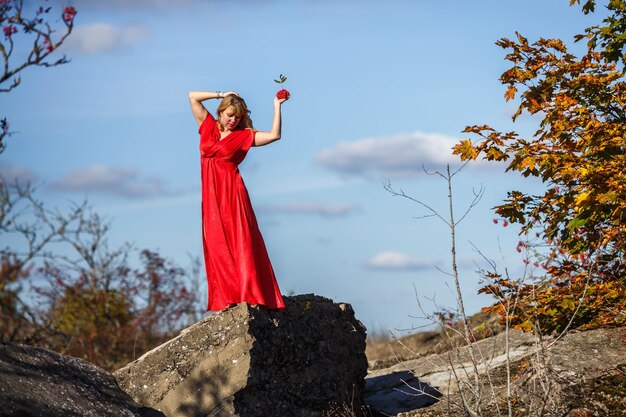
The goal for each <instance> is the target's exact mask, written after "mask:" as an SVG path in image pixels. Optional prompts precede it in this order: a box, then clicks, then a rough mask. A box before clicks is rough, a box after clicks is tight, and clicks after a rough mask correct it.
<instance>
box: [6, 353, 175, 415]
mask: <svg viewBox="0 0 626 417" xmlns="http://www.w3.org/2000/svg"><path fill="white" fill-rule="evenodd" d="M0 416H3V417H31V416H32V417H36V416H41V417H92V416H93V417H103V416H110V417H159V416H160V417H164V416H163V414H161V413H159V412H157V411H156V410H151V409H149V408H146V407H142V406H140V405H139V404H137V403H135V402H134V401H133V399H132V398H131V397H130V396H129V395H128V394H126V393H125V392H124V391H122V390H121V389H120V388H119V387H118V385H117V383H116V382H115V379H114V378H113V376H112V375H111V374H109V373H108V372H107V371H105V370H104V369H101V368H98V367H97V366H95V365H93V364H92V363H90V362H87V361H85V360H82V359H78V358H74V357H71V356H64V355H61V354H59V353H56V352H53V351H50V350H47V349H44V348H37V347H32V346H23V345H17V344H10V343H3V344H0Z"/></svg>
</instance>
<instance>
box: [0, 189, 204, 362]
mask: <svg viewBox="0 0 626 417" xmlns="http://www.w3.org/2000/svg"><path fill="white" fill-rule="evenodd" d="M35 192H36V190H35V189H34V187H33V186H31V185H24V184H20V183H15V184H7V183H6V182H4V181H0V238H1V239H2V242H4V243H5V244H6V243H7V242H8V245H6V246H4V247H1V248H0V340H2V341H10V342H20V343H27V344H33V345H38V346H45V347H48V348H51V349H53V350H57V351H60V352H62V353H66V354H70V355H73V356H78V357H82V358H85V359H88V360H90V361H92V362H94V363H96V364H98V365H100V366H103V367H105V368H107V369H113V368H115V367H117V366H120V365H123V364H126V363H128V362H129V361H131V360H133V359H134V358H136V357H137V356H138V355H140V354H142V353H143V352H145V351H147V350H148V349H150V348H152V347H154V346H156V345H157V344H159V343H161V342H163V341H165V340H167V339H168V338H170V337H171V336H172V335H173V334H174V333H175V332H176V331H177V330H178V329H180V328H182V327H183V326H185V325H188V324H190V323H191V322H194V321H196V320H197V319H198V318H199V317H200V315H201V314H202V312H203V308H201V306H200V305H199V304H200V303H199V302H198V297H197V291H194V290H193V288H194V282H193V280H198V279H199V278H200V277H199V276H198V274H197V273H194V272H191V273H190V271H189V270H187V269H184V268H181V267H179V266H178V265H176V264H175V263H174V262H173V261H171V260H168V259H166V258H164V257H163V256H161V255H160V254H159V253H158V252H156V251H150V250H143V251H141V252H140V253H139V254H138V255H139V256H138V259H137V260H136V261H135V260H134V259H133V257H134V254H136V253H137V252H136V251H135V250H134V248H133V247H132V246H131V245H129V244H123V245H121V246H119V247H111V246H110V245H109V243H108V236H109V228H110V224H109V223H108V222H107V221H106V220H105V219H103V218H102V217H101V216H99V215H98V214H97V213H94V212H93V210H91V209H90V208H89V206H87V204H86V203H83V204H80V205H73V206H72V207H71V208H70V209H69V210H66V211H65V212H62V211H60V210H57V209H52V210H51V209H48V208H46V207H45V205H44V203H43V202H41V201H40V200H38V199H37V198H36V197H35ZM137 265H138V266H137ZM192 270H197V268H192Z"/></svg>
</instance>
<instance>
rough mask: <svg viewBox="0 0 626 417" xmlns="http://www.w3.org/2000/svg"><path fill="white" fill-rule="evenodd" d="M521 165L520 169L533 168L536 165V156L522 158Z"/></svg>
mask: <svg viewBox="0 0 626 417" xmlns="http://www.w3.org/2000/svg"><path fill="white" fill-rule="evenodd" d="M519 167H520V169H533V168H534V167H535V158H533V157H532V156H526V157H524V158H522V160H521V162H520V164H519Z"/></svg>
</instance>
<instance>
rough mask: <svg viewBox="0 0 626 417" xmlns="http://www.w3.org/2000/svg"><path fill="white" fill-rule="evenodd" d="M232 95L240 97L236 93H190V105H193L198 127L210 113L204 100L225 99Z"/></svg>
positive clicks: (192, 110)
mask: <svg viewBox="0 0 626 417" xmlns="http://www.w3.org/2000/svg"><path fill="white" fill-rule="evenodd" d="M231 94H235V95H239V94H237V93H235V92H234V91H228V92H225V93H223V92H221V91H215V92H212V91H190V92H189V104H191V112H192V113H193V115H194V117H195V118H196V122H198V126H200V125H201V124H202V122H203V121H204V119H206V115H207V113H208V111H207V109H205V108H204V106H203V105H202V102H203V101H204V100H209V99H212V98H224V97H226V96H229V95H231Z"/></svg>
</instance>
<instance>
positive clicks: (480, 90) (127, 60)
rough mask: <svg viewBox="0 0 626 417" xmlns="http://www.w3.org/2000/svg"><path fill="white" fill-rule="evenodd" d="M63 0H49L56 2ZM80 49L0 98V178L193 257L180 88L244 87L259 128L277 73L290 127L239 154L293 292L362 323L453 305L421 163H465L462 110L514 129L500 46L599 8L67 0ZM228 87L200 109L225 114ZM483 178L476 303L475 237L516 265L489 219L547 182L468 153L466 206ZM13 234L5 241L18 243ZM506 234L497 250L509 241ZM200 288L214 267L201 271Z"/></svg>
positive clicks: (471, 303)
mask: <svg viewBox="0 0 626 417" xmlns="http://www.w3.org/2000/svg"><path fill="white" fill-rule="evenodd" d="M53 3H54V2H53ZM73 5H74V6H76V8H77V9H78V15H77V17H76V25H77V26H76V28H75V33H73V34H72V35H71V37H70V38H69V39H68V41H67V43H66V45H65V46H64V48H63V50H64V51H65V53H66V54H67V55H68V56H69V57H70V58H71V63H69V64H67V65H63V66H59V67H55V68H49V69H42V68H34V69H28V70H27V71H25V72H24V73H23V74H22V85H21V86H19V87H18V88H17V89H16V90H14V91H12V92H10V93H9V94H2V95H0V108H1V109H2V115H4V116H6V117H7V118H8V120H9V121H10V123H11V127H12V130H14V131H17V133H16V134H15V135H13V136H12V137H11V138H10V139H9V143H8V148H7V150H6V151H5V152H4V153H3V154H2V156H1V157H0V158H1V159H0V170H1V171H2V172H3V173H4V175H8V176H11V175H19V176H21V177H22V178H29V179H31V180H34V181H36V182H37V183H39V184H40V186H39V189H40V195H39V197H40V198H41V199H43V200H44V201H46V202H47V203H48V204H49V205H51V206H57V207H59V208H63V207H67V206H68V202H69V201H81V200H82V199H84V198H87V199H88V200H89V202H90V203H91V205H92V206H93V207H94V209H95V210H96V211H97V212H98V213H100V214H102V215H104V216H106V217H107V218H108V219H109V220H110V221H111V224H112V229H111V235H110V241H111V244H112V245H120V244H122V243H123V242H126V241H130V242H132V243H134V245H135V246H136V247H137V248H148V249H158V250H159V251H160V252H161V253H162V254H163V255H165V256H167V257H170V258H173V259H174V260H176V261H177V262H179V263H180V264H183V265H184V264H186V262H187V259H188V254H193V255H196V256H197V255H200V254H201V244H202V243H201V235H200V172H199V171H200V170H199V154H198V139H199V138H198V135H197V125H196V123H195V121H194V119H193V116H192V114H191V111H190V110H189V106H188V100H187V92H188V91H189V90H207V91H215V90H220V91H228V90H235V91H237V92H239V93H240V94H241V95H242V96H243V97H244V98H245V99H246V101H247V103H248V105H249V107H250V109H251V110H252V118H253V121H254V123H255V128H257V129H260V130H268V129H269V128H270V124H271V117H272V99H273V95H274V93H275V92H276V91H277V90H278V87H277V85H276V84H275V83H274V82H273V79H275V78H276V77H277V76H278V74H280V73H282V74H285V75H286V76H287V77H288V80H287V82H286V84H285V87H286V88H287V89H289V90H290V91H291V94H292V98H291V100H289V101H288V102H286V103H285V104H284V105H283V137H282V139H281V140H280V141H279V142H277V143H274V144H272V145H269V146H267V147H262V148H253V149H252V150H251V151H250V153H249V154H248V157H247V159H246V160H245V161H244V163H243V164H242V165H241V167H240V168H241V172H242V175H243V177H244V181H245V182H246V185H247V187H248V190H249V192H250V195H251V198H252V202H253V205H254V207H255V210H256V213H257V217H258V219H259V222H260V226H261V230H262V233H263V235H264V238H265V240H266V244H267V246H268V250H269V252H270V257H271V259H272V262H273V264H274V267H275V270H276V273H277V277H278V280H279V285H280V286H281V289H282V291H283V293H309V292H314V293H316V294H320V295H324V296H327V297H330V298H333V299H335V300H337V301H345V302H349V303H351V304H352V305H353V306H354V308H355V311H356V314H357V317H358V318H359V319H361V320H362V321H363V322H364V323H365V325H366V326H367V327H368V328H369V329H370V331H382V330H386V329H405V328H411V327H416V326H421V325H424V324H426V322H425V321H424V320H421V319H419V318H416V316H420V315H421V313H420V312H419V309H418V305H417V302H416V300H415V293H414V288H416V289H417V290H418V293H419V295H420V297H424V298H422V300H423V301H424V306H425V307H426V309H428V310H431V309H433V308H434V307H433V306H432V304H431V302H430V301H428V300H426V298H432V297H434V298H435V300H436V302H437V303H438V304H439V305H441V306H447V305H452V306H453V305H454V301H453V297H452V295H451V291H450V288H451V284H450V282H449V279H448V277H447V276H446V275H445V274H443V273H442V272H440V271H439V270H438V268H439V269H443V270H449V269H450V267H449V265H450V260H449V259H450V256H449V254H450V245H449V240H450V237H449V233H448V230H447V228H446V226H445V225H444V224H443V223H441V222H440V221H437V220H436V219H435V218H421V219H416V218H415V217H420V216H423V215H424V214H427V213H426V212H425V211H424V209H422V208H420V207H419V206H418V205H416V204H414V203H411V202H410V201H408V200H404V199H401V198H398V197H393V196H392V195H391V194H389V193H388V192H386V191H385V190H384V188H383V184H384V183H385V182H386V181H390V182H391V184H392V186H393V187H394V188H396V189H403V190H404V191H405V192H406V193H407V194H410V195H412V196H413V197H415V198H419V199H421V200H422V201H424V202H425V203H428V204H431V205H432V206H433V207H434V208H436V209H438V210H441V211H442V212H443V213H445V210H447V192H446V184H445V183H444V182H442V181H440V180H437V178H436V177H433V176H428V175H425V174H424V173H423V171H422V164H423V165H424V166H426V167H427V168H429V169H432V170H437V169H443V168H444V167H445V164H446V163H452V164H457V163H458V161H457V159H456V158H455V157H453V156H452V155H451V154H450V151H449V149H450V147H451V145H452V144H454V143H455V142H456V141H457V140H458V139H460V138H463V137H464V136H463V135H462V134H461V133H460V132H461V131H462V130H463V128H464V127H465V126H466V125H469V124H484V123H487V124H490V125H492V126H494V127H496V128H498V129H501V130H510V129H515V130H517V131H518V132H520V133H522V134H526V135H528V134H530V133H532V132H533V131H534V130H535V127H536V123H537V120H536V119H533V118H531V117H528V116H523V117H520V118H519V119H518V121H517V122H516V123H515V124H512V122H511V118H510V117H511V115H512V114H513V112H514V111H515V103H505V101H504V99H503V94H504V91H505V89H504V88H503V87H502V86H501V85H500V84H499V82H498V77H499V75H500V74H501V73H502V71H503V70H504V69H506V68H507V66H506V63H505V61H504V60H503V57H504V51H503V50H501V49H500V48H499V47H497V46H496V45H495V44H494V42H495V41H496V40H497V39H499V38H501V37H512V36H514V32H515V31H519V32H521V33H522V34H524V35H525V36H526V37H528V38H530V39H536V38H537V37H539V36H543V37H559V38H561V39H564V40H566V41H568V42H569V43H571V42H572V36H573V35H574V34H576V33H580V32H581V31H582V29H583V28H585V27H587V26H590V25H591V24H594V23H595V22H597V21H598V20H599V19H600V18H599V16H597V15H596V16H584V15H582V13H581V12H580V11H579V9H578V8H576V7H568V2H567V1H566V0H562V1H560V0H550V1H545V0H543V1H540V0H529V1H526V2H524V3H523V4H521V3H520V2H513V1H502V0H499V1H495V0H488V1H480V2H466V1H438V2H434V1H421V0H413V1H408V0H407V1H398V0H395V1H389V2H380V1H369V0H362V1H352V0H336V1H330V0H293V1H278V0H276V1H275V0H263V1H260V0H259V1H253V0H239V1H226V0H213V1H211V0H185V1H182V0H181V1H165V0H162V1H161V0H135V1H131V0H111V1H107V2H95V1H88V0H83V1H81V0H76V1H74V2H73ZM216 105H217V102H215V101H213V102H212V101H208V102H206V107H207V109H208V110H209V111H211V112H214V110H215V108H216ZM481 184H482V185H483V186H484V187H485V195H484V197H483V199H482V200H481V201H480V203H479V204H478V205H477V206H476V207H474V209H473V210H472V212H471V213H470V214H469V215H468V217H467V218H466V219H465V220H464V222H463V223H461V224H460V225H459V230H458V234H459V235H458V245H459V248H458V251H459V254H458V256H459V262H460V265H461V270H460V272H461V284H462V287H463V290H464V293H465V296H466V303H467V304H466V307H467V308H468V309H469V310H470V312H475V311H477V310H478V309H479V308H480V306H482V305H486V304H487V303H488V302H489V299H488V298H486V297H478V296H477V295H476V291H477V289H478V288H479V287H480V285H479V277H478V275H477V274H476V273H475V272H474V270H475V269H476V267H475V265H474V261H480V257H479V256H478V254H476V253H475V252H474V251H473V250H472V247H471V244H470V241H471V243H473V244H474V245H476V246H477V247H478V248H480V249H481V251H482V252H483V253H485V254H486V255H487V256H488V257H489V258H492V259H495V260H496V261H497V262H498V264H499V265H500V266H503V265H504V262H505V261H504V260H503V257H504V258H505V259H506V265H507V266H508V267H509V268H511V270H513V271H520V270H521V268H522V267H523V264H522V263H521V258H520V257H519V256H518V254H517V253H516V252H515V245H516V243H517V240H518V239H517V236H516V230H515V229H514V228H512V227H508V228H506V229H505V228H502V226H501V225H500V224H498V225H495V224H494V223H493V221H492V219H493V218H494V217H495V216H494V213H493V211H492V210H491V207H493V206H494V205H496V204H498V202H500V201H501V200H502V199H503V198H504V197H505V196H506V191H507V190H510V189H522V190H533V189H536V188H537V187H541V184H539V183H537V182H534V181H531V180H527V179H520V178H519V177H518V176H516V175H513V174H505V173H504V170H503V167H502V166H497V165H487V164H484V163H474V164H471V165H468V166H467V167H466V168H465V169H464V170H463V171H462V172H461V173H459V174H458V176H457V177H456V181H455V184H454V185H455V191H456V193H455V197H456V203H457V204H456V210H457V211H458V212H459V213H462V212H463V211H464V208H465V207H466V206H467V204H468V203H469V202H470V201H471V199H472V189H473V188H476V189H477V188H479V187H480V186H481ZM12 243H13V244H18V243H17V242H9V244H12ZM500 248H501V249H500ZM202 286H204V283H203V285H202Z"/></svg>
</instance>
